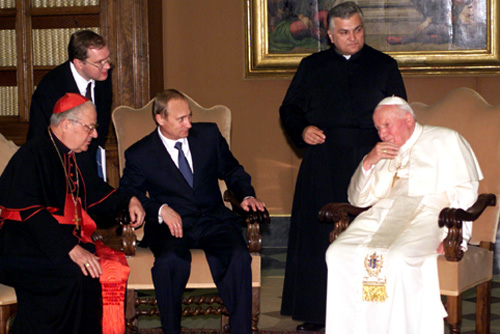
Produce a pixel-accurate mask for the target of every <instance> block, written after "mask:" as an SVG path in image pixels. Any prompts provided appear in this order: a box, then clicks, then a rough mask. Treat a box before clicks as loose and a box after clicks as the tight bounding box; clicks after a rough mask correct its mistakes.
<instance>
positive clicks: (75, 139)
mask: <svg viewBox="0 0 500 334" xmlns="http://www.w3.org/2000/svg"><path fill="white" fill-rule="evenodd" d="M64 122H65V124H64V129H65V132H64V137H63V138H61V140H62V142H63V144H64V145H66V147H67V148H69V149H70V150H72V151H74V152H76V153H80V152H83V151H86V150H88V148H89V145H90V142H91V141H92V139H93V138H97V130H96V124H97V123H96V122H97V113H96V111H95V107H94V105H93V104H92V103H86V104H85V105H83V106H82V107H81V110H80V112H79V113H78V116H76V118H74V119H73V118H72V119H66V120H64Z"/></svg>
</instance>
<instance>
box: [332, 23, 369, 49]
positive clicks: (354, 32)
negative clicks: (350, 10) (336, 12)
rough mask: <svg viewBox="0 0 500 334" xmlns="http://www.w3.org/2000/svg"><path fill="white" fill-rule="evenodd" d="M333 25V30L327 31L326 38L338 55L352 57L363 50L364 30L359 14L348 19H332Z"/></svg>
mask: <svg viewBox="0 0 500 334" xmlns="http://www.w3.org/2000/svg"><path fill="white" fill-rule="evenodd" d="M333 25H334V26H333V29H332V28H331V29H329V30H328V36H329V37H330V41H331V42H332V43H333V44H335V48H336V49H337V51H338V52H339V53H340V54H342V55H344V56H348V55H353V54H355V53H358V52H359V50H361V49H362V48H363V45H364V44H365V30H364V28H363V22H362V21H361V17H359V14H357V13H356V14H354V15H352V16H351V17H350V18H348V19H341V18H339V17H334V18H333Z"/></svg>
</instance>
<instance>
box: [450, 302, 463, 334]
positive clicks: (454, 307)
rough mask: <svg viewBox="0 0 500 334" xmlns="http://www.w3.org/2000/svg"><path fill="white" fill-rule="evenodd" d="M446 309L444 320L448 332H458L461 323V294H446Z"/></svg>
mask: <svg viewBox="0 0 500 334" xmlns="http://www.w3.org/2000/svg"><path fill="white" fill-rule="evenodd" d="M446 311H448V317H447V318H446V321H447V322H448V326H449V328H450V334H460V325H461V324H462V296H458V297H454V296H446Z"/></svg>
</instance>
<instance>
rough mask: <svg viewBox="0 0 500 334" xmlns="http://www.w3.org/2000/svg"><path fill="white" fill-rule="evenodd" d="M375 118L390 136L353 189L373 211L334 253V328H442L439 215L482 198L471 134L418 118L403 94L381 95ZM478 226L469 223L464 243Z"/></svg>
mask: <svg viewBox="0 0 500 334" xmlns="http://www.w3.org/2000/svg"><path fill="white" fill-rule="evenodd" d="M373 120H374V123H375V126H376V128H377V130H378V132H379V136H380V138H381V139H382V142H379V143H378V144H377V145H376V146H375V147H374V148H373V150H372V151H370V153H368V154H367V155H366V156H365V158H364V159H363V161H362V162H361V164H360V166H359V167H358V169H357V170H356V172H355V173H354V175H353V177H352V179H351V183H350V186H349V189H348V199H349V202H350V203H351V204H353V205H355V206H359V207H369V206H371V208H370V209H369V210H367V211H365V212H363V213H362V214H360V215H359V216H358V217H357V218H356V219H355V220H354V221H353V223H352V224H351V225H350V226H349V227H348V229H347V230H346V231H344V232H343V233H342V234H341V235H340V237H339V238H338V239H337V240H335V241H334V242H333V243H332V244H331V245H330V247H329V248H328V250H327V253H326V261H327V266H328V288H327V314H326V333H327V334H346V333H353V334H364V333H370V334H374V333H383V334H389V333H394V334H404V333H415V334H417V333H421V334H433V333H439V334H442V333H444V323H443V318H444V317H445V316H446V311H445V309H444V307H443V305H442V302H441V298H440V293H439V280H438V274H437V261H436V258H437V254H438V252H437V250H438V247H439V245H440V243H441V242H442V241H443V239H444V238H445V237H446V230H445V229H441V228H439V227H438V216H439V213H440V211H441V210H442V209H443V208H445V207H453V208H462V209H467V208H469V207H470V206H471V205H472V204H473V203H474V202H475V200H476V199H477V190H478V184H479V180H481V179H482V174H481V170H480V168H479V165H478V163H477V160H476V158H475V156H474V153H473V152H472V149H471V147H470V146H469V144H468V143H467V141H466V140H465V139H464V138H463V137H461V136H460V135H459V134H458V133H457V132H455V131H453V130H450V129H446V128H441V127H435V126H427V125H424V126H422V125H420V124H418V123H417V122H416V121H415V117H414V114H413V111H412V110H411V107H410V106H409V105H408V103H407V102H406V101H404V100H403V99H400V98H398V97H389V98H386V99H384V100H382V101H381V102H380V103H379V105H378V106H377V108H376V109H375V112H374V115H373ZM471 226H472V224H471V223H470V222H466V223H464V226H463V231H464V232H463V234H464V236H463V237H464V243H463V245H462V246H463V247H464V248H465V247H466V245H467V241H468V240H469V239H470V236H471V231H472V229H471Z"/></svg>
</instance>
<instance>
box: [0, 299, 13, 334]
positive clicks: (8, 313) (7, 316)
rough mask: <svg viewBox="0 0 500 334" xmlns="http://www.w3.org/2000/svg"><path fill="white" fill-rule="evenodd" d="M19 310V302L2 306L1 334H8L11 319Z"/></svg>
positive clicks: (0, 313) (0, 317)
mask: <svg viewBox="0 0 500 334" xmlns="http://www.w3.org/2000/svg"><path fill="white" fill-rule="evenodd" d="M16 312H17V304H10V305H2V306H0V334H8V333H9V329H10V320H11V318H12V316H13V315H14V314H15V313H16Z"/></svg>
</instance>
